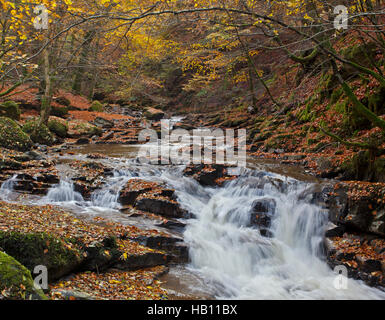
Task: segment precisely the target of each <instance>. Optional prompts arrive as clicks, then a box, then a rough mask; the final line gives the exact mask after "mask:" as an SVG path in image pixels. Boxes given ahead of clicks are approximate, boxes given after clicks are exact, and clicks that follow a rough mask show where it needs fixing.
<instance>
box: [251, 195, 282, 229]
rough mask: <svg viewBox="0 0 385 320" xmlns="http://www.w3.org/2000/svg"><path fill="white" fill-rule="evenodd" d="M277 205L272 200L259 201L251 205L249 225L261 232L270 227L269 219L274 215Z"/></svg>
mask: <svg viewBox="0 0 385 320" xmlns="http://www.w3.org/2000/svg"><path fill="white" fill-rule="evenodd" d="M276 206H277V203H276V201H275V200H274V199H261V200H256V201H255V202H254V203H253V206H252V209H251V216H250V225H251V226H256V227H258V228H259V229H261V230H264V231H266V229H268V228H270V226H271V219H272V217H273V216H274V214H275V209H276Z"/></svg>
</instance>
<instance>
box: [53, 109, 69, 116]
mask: <svg viewBox="0 0 385 320" xmlns="http://www.w3.org/2000/svg"><path fill="white" fill-rule="evenodd" d="M68 112H69V108H68V107H65V106H52V107H51V115H53V116H55V117H59V118H65V117H67V116H68Z"/></svg>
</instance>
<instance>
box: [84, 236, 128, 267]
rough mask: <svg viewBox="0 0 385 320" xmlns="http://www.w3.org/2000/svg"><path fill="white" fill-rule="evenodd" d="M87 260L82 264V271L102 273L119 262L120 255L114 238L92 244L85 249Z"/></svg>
mask: <svg viewBox="0 0 385 320" xmlns="http://www.w3.org/2000/svg"><path fill="white" fill-rule="evenodd" d="M85 251H86V253H87V258H86V260H85V261H84V263H83V264H82V267H81V269H82V270H85V271H87V270H91V271H94V270H96V271H104V270H106V269H108V268H109V267H111V266H113V265H115V263H116V262H118V261H119V258H120V256H121V255H122V253H121V252H120V251H119V250H118V245H117V243H116V238H115V237H110V238H106V239H104V240H103V241H102V242H93V243H91V244H90V245H89V246H87V248H85Z"/></svg>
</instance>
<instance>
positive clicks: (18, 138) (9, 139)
mask: <svg viewBox="0 0 385 320" xmlns="http://www.w3.org/2000/svg"><path fill="white" fill-rule="evenodd" d="M0 146H1V147H3V148H8V149H12V150H18V151H27V150H29V149H31V147H32V141H31V139H30V138H29V136H28V135H27V134H25V133H24V132H23V131H22V130H21V128H20V127H19V126H18V124H17V123H16V122H15V121H13V120H12V119H10V118H4V117H0Z"/></svg>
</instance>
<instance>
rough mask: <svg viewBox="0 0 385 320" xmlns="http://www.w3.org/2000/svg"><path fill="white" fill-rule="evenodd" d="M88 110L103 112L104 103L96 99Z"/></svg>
mask: <svg viewBox="0 0 385 320" xmlns="http://www.w3.org/2000/svg"><path fill="white" fill-rule="evenodd" d="M88 111H91V112H103V111H104V107H103V104H102V103H100V102H99V101H97V100H95V101H94V102H92V104H91V106H90V107H89V109H88Z"/></svg>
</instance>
